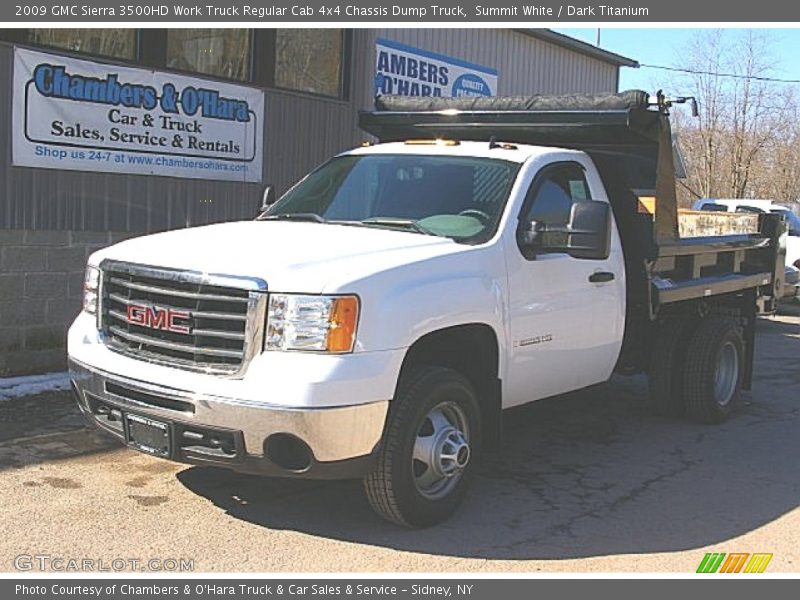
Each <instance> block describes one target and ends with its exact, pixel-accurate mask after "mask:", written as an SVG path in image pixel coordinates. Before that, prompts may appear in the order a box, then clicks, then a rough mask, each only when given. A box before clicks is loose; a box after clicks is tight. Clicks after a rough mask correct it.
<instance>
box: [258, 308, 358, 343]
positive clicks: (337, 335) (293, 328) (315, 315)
mask: <svg viewBox="0 0 800 600" xmlns="http://www.w3.org/2000/svg"><path fill="white" fill-rule="evenodd" d="M357 324H358V298H357V297H356V296H301V295H298V294H270V297H269V309H268V311H267V340H266V349H267V350H313V351H318V352H352V351H353V345H354V344H355V340H356V325H357Z"/></svg>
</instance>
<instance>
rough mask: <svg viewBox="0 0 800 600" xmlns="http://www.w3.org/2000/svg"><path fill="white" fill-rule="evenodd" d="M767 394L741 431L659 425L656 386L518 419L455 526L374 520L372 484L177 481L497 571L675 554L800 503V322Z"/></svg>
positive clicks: (777, 340) (272, 520)
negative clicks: (367, 494) (550, 562)
mask: <svg viewBox="0 0 800 600" xmlns="http://www.w3.org/2000/svg"><path fill="white" fill-rule="evenodd" d="M758 330H759V335H758V349H757V361H758V364H757V366H756V374H757V377H756V382H755V385H754V389H753V391H752V392H751V393H746V394H744V401H743V403H742V405H741V406H740V408H739V410H738V412H737V414H736V415H735V417H734V418H732V419H731V420H730V421H729V422H728V423H726V424H724V425H722V426H717V427H708V426H701V425H695V424H689V423H685V422H682V421H677V420H668V419H661V418H657V417H653V416H651V415H650V414H649V413H648V410H647V407H646V405H645V404H644V403H643V398H644V397H645V394H646V385H645V382H644V379H643V378H615V379H614V380H612V381H611V382H609V383H607V384H604V385H602V386H597V387H594V388H591V389H587V390H583V391H581V392H578V393H574V394H569V395H566V396H562V397H559V398H554V399H551V400H546V401H542V402H538V403H535V404H533V405H530V406H526V407H522V408H518V409H514V410H512V411H508V412H507V413H506V415H505V418H504V425H505V437H504V442H503V445H502V449H501V451H500V452H498V453H496V454H494V455H493V456H490V457H488V458H487V459H486V460H485V461H484V463H483V465H482V466H481V469H480V476H479V477H478V478H477V480H476V482H475V485H474V487H473V489H472V491H471V493H470V495H469V497H468V499H467V501H466V502H465V504H464V506H463V507H462V508H461V510H460V511H459V512H458V513H457V515H456V516H454V517H453V518H452V519H450V520H449V521H448V522H446V523H444V524H442V525H440V526H437V527H434V528H430V529H427V530H421V531H406V530H402V529H399V528H396V527H394V526H392V525H389V524H387V523H384V522H383V521H381V520H380V519H379V518H377V517H376V516H374V515H373V514H372V513H371V511H370V509H369V506H368V505H367V503H366V500H365V499H364V497H363V494H362V491H361V485H360V482H357V481H345V482H303V481H289V480H281V479H261V478H257V477H249V476H243V475H238V474H235V473H230V472H227V471H222V470H216V469H211V468H200V467H193V468H188V469H185V470H184V471H182V472H180V473H178V475H177V477H178V479H179V480H180V482H181V483H182V484H183V485H184V486H186V487H187V488H188V489H190V490H191V491H193V492H194V493H197V494H199V495H201V496H203V497H206V498H208V499H209V500H210V501H211V502H213V503H214V504H215V505H217V506H219V507H220V508H221V509H223V510H225V511H226V512H227V513H228V514H230V515H232V516H233V517H235V518H238V519H242V520H244V521H248V522H251V523H255V524H259V525H263V526H264V527H269V528H272V529H287V530H294V531H299V532H303V533H307V534H311V535H315V536H322V537H327V538H332V539H336V540H344V541H351V542H356V543H362V544H370V545H374V546H381V547H387V548H395V549H400V550H406V551H411V552H419V553H427V554H435V555H445V556H456V557H470V558H486V559H563V558H581V557H588V556H597V555H609V554H623V553H643V552H669V551H677V550H684V549H689V548H695V547H701V546H706V545H710V544H715V543H718V542H721V541H724V540H728V539H730V538H733V537H736V536H738V535H741V534H744V533H746V532H749V531H752V530H754V529H756V528H758V527H761V526H762V525H765V524H766V523H769V522H770V521H772V520H774V519H775V518H777V517H779V516H780V515H782V514H784V513H786V512H787V511H790V510H792V509H794V508H795V507H797V506H798V503H799V501H800V461H798V458H797V457H798V455H800V435H798V431H800V412H799V406H798V404H797V402H798V399H800V367H798V357H800V322H799V321H798V320H797V319H795V318H789V319H786V318H784V319H782V320H781V321H777V320H763V321H761V322H760V323H759V327H758Z"/></svg>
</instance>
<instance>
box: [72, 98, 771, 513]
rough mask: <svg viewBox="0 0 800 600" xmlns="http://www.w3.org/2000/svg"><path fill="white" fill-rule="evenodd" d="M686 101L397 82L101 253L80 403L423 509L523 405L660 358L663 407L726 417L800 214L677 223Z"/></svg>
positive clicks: (187, 446) (113, 425)
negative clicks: (280, 164)
mask: <svg viewBox="0 0 800 600" xmlns="http://www.w3.org/2000/svg"><path fill="white" fill-rule="evenodd" d="M677 100H684V99H675V100H670V99H668V98H665V97H663V96H662V95H660V94H659V95H658V96H657V97H654V98H650V97H649V96H648V95H647V94H646V93H644V92H638V91H631V92H625V93H621V94H613V95H607V96H570V97H535V96H534V97H525V98H481V99H476V98H448V99H444V98H396V97H383V98H379V99H378V100H377V101H376V103H377V110H376V111H374V112H365V113H362V115H361V125H362V127H363V128H364V129H365V130H366V131H367V132H369V133H371V134H372V135H374V136H375V137H377V138H378V139H379V140H380V143H376V144H365V145H364V146H363V147H361V148H357V149H355V150H352V151H350V152H345V153H343V154H341V155H339V156H337V157H335V158H333V159H331V160H330V161H328V162H327V163H325V164H324V165H322V166H321V167H319V168H318V169H316V170H315V171H313V172H312V173H310V174H309V175H308V176H306V177H305V178H304V179H303V180H302V181H300V182H299V183H298V184H297V185H295V186H294V187H293V188H292V189H290V190H289V191H288V192H287V193H286V194H285V195H284V196H283V197H282V198H281V199H280V200H278V201H277V202H276V203H274V204H272V205H271V206H269V207H268V208H267V209H266V210H265V211H264V212H263V213H262V214H261V215H260V216H259V217H258V218H257V219H256V220H254V221H249V222H236V223H224V224H218V225H211V226H205V227H196V228H190V229H185V230H180V231H172V232H167V233H161V234H156V235H150V236H146V237H141V238H138V239H132V240H128V241H125V242H122V243H120V244H117V245H115V246H112V247H110V248H106V249H104V250H101V251H99V252H97V253H95V254H94V255H93V256H92V257H91V258H90V260H89V264H88V268H87V272H86V286H85V287H86V289H85V297H84V307H83V312H82V313H81V314H80V315H79V316H78V318H77V319H76V321H75V323H74V324H73V325H72V327H71V329H70V332H69V339H68V351H69V361H70V371H71V377H72V381H73V385H74V389H75V392H76V395H77V397H78V402H79V404H80V407H81V409H82V410H83V412H84V413H85V414H86V416H87V417H88V418H89V419H90V420H91V421H93V422H94V423H96V424H97V425H98V426H100V427H102V428H103V429H105V430H107V431H109V432H111V433H112V434H114V435H115V436H117V437H118V438H120V439H122V440H124V441H125V442H126V443H127V444H128V445H130V446H132V447H134V448H136V449H138V450H141V451H144V452H148V453H150V454H153V455H155V456H160V457H164V458H169V459H173V460H177V461H182V462H187V463H193V464H205V465H218V466H222V467H228V468H232V469H236V470H239V471H242V472H248V473H256V474H263V475H270V476H284V477H308V478H353V477H363V478H364V485H365V489H366V493H367V496H368V498H369V501H370V503H371V505H372V506H373V507H374V508H375V510H376V511H377V512H378V513H380V514H381V515H382V516H384V517H386V518H387V519H389V520H391V521H393V522H395V523H399V524H402V525H407V526H425V525H429V524H432V523H436V522H438V521H441V520H442V519H444V518H446V517H447V516H448V515H450V514H451V513H452V512H453V511H454V510H455V508H456V506H457V505H458V504H459V502H460V501H461V499H462V498H463V496H464V494H465V492H466V490H467V487H468V485H469V482H470V479H471V478H472V476H473V473H474V470H475V464H476V460H477V459H478V457H479V456H480V454H481V453H482V452H485V451H486V450H487V449H490V448H491V447H492V446H493V445H495V444H496V442H497V440H498V437H499V434H500V428H501V419H500V412H501V410H502V409H504V408H508V407H512V406H516V405H519V404H523V403H526V402H530V401H532V400H537V399H540V398H545V397H548V396H553V395H557V394H561V393H564V392H568V391H571V390H576V389H579V388H582V387H585V386H590V385H592V384H596V383H599V382H603V381H605V380H607V379H608V378H609V377H610V376H611V374H612V373H613V372H615V371H616V372H619V373H624V374H633V373H641V372H646V373H647V374H648V375H649V378H650V383H651V402H652V404H653V406H654V407H655V408H656V409H657V410H658V411H660V412H662V413H666V414H670V415H675V416H679V415H684V416H686V417H687V418H690V419H693V420H695V421H700V422H704V423H716V422H720V421H722V420H724V419H725V418H726V417H727V416H728V415H729V413H730V412H731V409H732V406H733V405H734V403H735V401H736V399H737V396H738V395H739V391H740V389H742V388H745V389H746V388H748V386H749V385H750V380H751V371H752V364H753V345H754V322H755V318H756V314H757V312H758V311H763V310H769V309H770V307H771V306H772V305H773V303H774V302H775V301H776V290H779V289H780V288H781V285H782V282H781V281H780V275H781V274H782V273H783V260H784V259H783V250H782V246H781V239H782V237H781V236H782V235H783V222H782V221H781V219H780V218H779V217H778V216H776V215H761V216H760V217H759V221H758V227H759V230H758V231H754V232H753V233H749V234H737V235H725V236H716V237H697V238H688V239H681V238H680V237H679V236H678V225H677V222H678V219H677V202H676V199H675V180H674V168H673V156H672V145H671V133H670V127H669V120H668V116H669V110H670V108H671V106H672V104H673V103H674V102H675V101H677ZM645 197H647V198H653V197H654V198H655V201H654V204H655V209H654V211H652V212H653V213H654V214H651V212H650V211H648V210H643V204H644V203H643V201H642V198H645ZM652 204H653V202H652V201H651V202H650V205H651V206H652Z"/></svg>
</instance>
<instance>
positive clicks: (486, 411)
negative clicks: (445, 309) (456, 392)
mask: <svg viewBox="0 0 800 600" xmlns="http://www.w3.org/2000/svg"><path fill="white" fill-rule="evenodd" d="M499 356H500V351H499V345H498V342H497V335H496V334H495V332H494V329H492V328H491V327H490V326H489V325H486V324H483V323H471V324H466V325H456V326H454V327H447V328H445V329H440V330H438V331H433V332H431V333H428V334H425V335H424V336H422V337H421V338H419V339H418V340H417V341H415V342H414V343H413V344H412V345H411V347H410V348H409V349H408V352H406V356H405V358H404V359H403V365H402V367H401V369H400V378H402V377H403V375H404V374H405V373H406V372H407V371H408V369H410V368H412V367H414V366H419V365H429V366H437V367H446V368H448V369H453V370H454V371H458V372H459V373H461V374H462V375H463V376H464V377H466V378H467V379H468V380H469V381H470V383H471V384H472V385H473V387H474V388H475V391H476V392H477V394H478V403H479V405H480V408H481V417H482V421H483V425H484V431H483V439H484V442H485V443H486V444H487V445H488V446H490V447H491V446H495V445H496V444H497V443H498V442H499V440H500V429H501V420H500V411H501V389H500V379H499V376H498V375H499Z"/></svg>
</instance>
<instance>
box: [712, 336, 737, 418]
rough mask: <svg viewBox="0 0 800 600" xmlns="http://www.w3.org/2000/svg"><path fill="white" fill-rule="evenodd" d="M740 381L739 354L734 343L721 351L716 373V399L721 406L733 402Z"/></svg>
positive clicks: (727, 344)
mask: <svg viewBox="0 0 800 600" xmlns="http://www.w3.org/2000/svg"><path fill="white" fill-rule="evenodd" d="M738 381H739V353H738V351H737V350H736V346H735V345H734V344H733V343H732V342H726V343H725V344H724V345H723V346H722V348H720V349H719V354H718V355H717V368H716V372H715V373H714V399H715V400H716V401H717V404H719V405H720V406H725V405H727V404H728V402H730V401H731V398H732V397H733V395H734V394H735V392H736V385H737V383H738Z"/></svg>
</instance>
